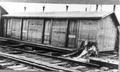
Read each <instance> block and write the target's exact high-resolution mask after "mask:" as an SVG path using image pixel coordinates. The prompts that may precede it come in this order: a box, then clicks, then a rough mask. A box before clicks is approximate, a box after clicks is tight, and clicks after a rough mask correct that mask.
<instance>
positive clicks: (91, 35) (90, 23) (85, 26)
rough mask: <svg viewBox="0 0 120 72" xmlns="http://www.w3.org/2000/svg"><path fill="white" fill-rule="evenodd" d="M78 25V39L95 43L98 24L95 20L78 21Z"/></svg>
mask: <svg viewBox="0 0 120 72" xmlns="http://www.w3.org/2000/svg"><path fill="white" fill-rule="evenodd" d="M79 24H80V25H79V39H80V40H90V41H91V40H92V41H95V40H96V37H97V28H98V22H97V21H96V20H80V23H79Z"/></svg>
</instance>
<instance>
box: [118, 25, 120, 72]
mask: <svg viewBox="0 0 120 72" xmlns="http://www.w3.org/2000/svg"><path fill="white" fill-rule="evenodd" d="M118 30H119V34H120V26H118ZM118 50H119V51H118V54H119V65H118V70H119V71H120V35H119V49H118Z"/></svg>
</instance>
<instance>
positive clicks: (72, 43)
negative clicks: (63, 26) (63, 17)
mask: <svg viewBox="0 0 120 72" xmlns="http://www.w3.org/2000/svg"><path fill="white" fill-rule="evenodd" d="M77 26H78V21H77V20H70V21H69V31H68V47H71V48H75V47H77V45H76V44H77V38H76V36H77V29H78V28H77Z"/></svg>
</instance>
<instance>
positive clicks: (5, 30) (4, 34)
mask: <svg viewBox="0 0 120 72" xmlns="http://www.w3.org/2000/svg"><path fill="white" fill-rule="evenodd" d="M7 24H8V20H7V19H4V26H3V27H4V28H3V36H4V37H6V36H7Z"/></svg>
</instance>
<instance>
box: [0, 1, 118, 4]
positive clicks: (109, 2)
mask: <svg viewBox="0 0 120 72" xmlns="http://www.w3.org/2000/svg"><path fill="white" fill-rule="evenodd" d="M0 2H25V3H55V4H120V1H119V0H0Z"/></svg>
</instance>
